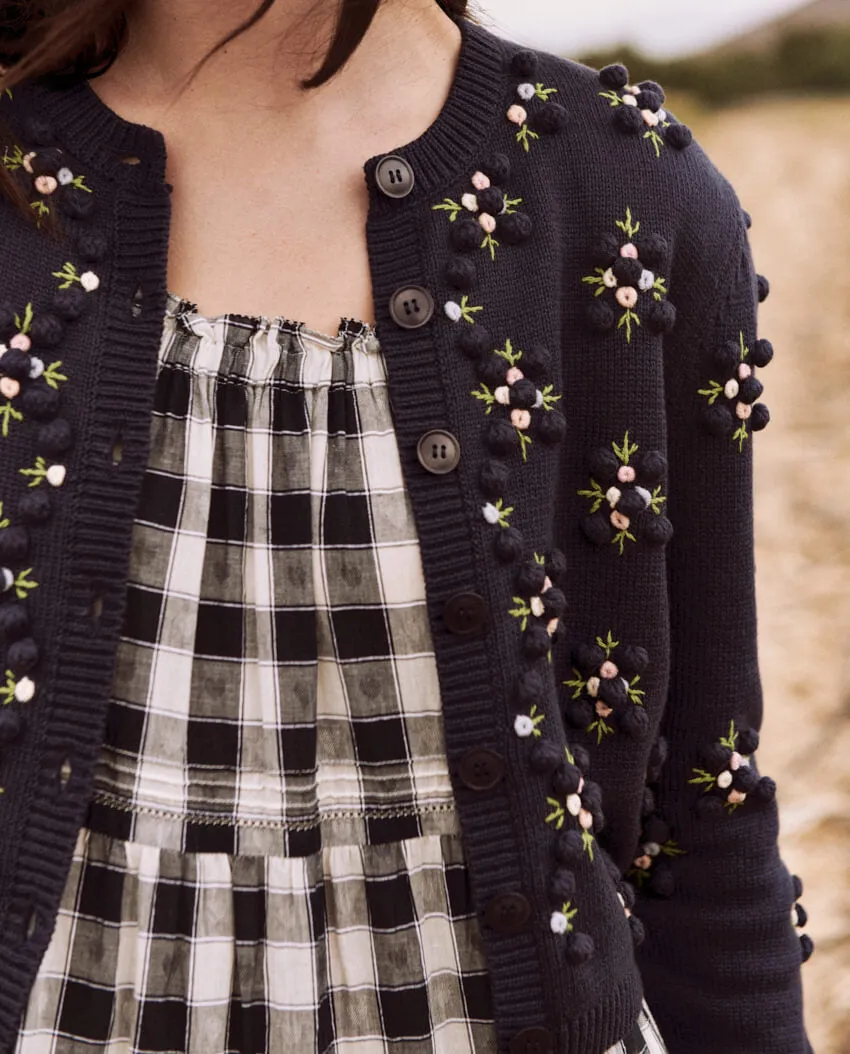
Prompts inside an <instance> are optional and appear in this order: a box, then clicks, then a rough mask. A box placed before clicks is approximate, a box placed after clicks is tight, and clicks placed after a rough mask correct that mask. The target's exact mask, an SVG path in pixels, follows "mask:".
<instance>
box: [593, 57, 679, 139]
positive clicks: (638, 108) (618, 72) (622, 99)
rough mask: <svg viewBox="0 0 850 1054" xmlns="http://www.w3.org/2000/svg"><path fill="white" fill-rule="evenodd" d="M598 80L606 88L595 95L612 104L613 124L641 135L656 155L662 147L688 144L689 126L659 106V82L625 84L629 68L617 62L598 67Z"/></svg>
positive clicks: (660, 104) (660, 95) (660, 88)
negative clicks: (679, 121) (673, 117)
mask: <svg viewBox="0 0 850 1054" xmlns="http://www.w3.org/2000/svg"><path fill="white" fill-rule="evenodd" d="M599 81H600V83H601V84H602V86H603V87H604V88H605V89H607V90H606V91H601V92H600V93H599V95H600V96H601V97H602V98H603V99H605V100H607V102H608V103H609V104H610V106H611V107H612V108H613V110H614V123H615V124H616V126H617V127H618V128H619V129H620V131H622V132H625V133H626V134H627V135H642V137H643V139H644V141H645V142H647V143H649V145H650V146H652V148H653V149H654V150H655V156H656V157H657V158H660V157H661V150H662V147H665V146H672V147H674V148H675V149H677V150H684V149H685V148H686V147H688V146H690V145H691V143H692V142H693V134H692V132H691V130H690V128H688V127H687V126H686V125H684V124H679V123H678V122H677V121H674V120H673V119H672V118H671V116H670V114H668V113H667V111H666V110H664V109H663V106H664V99H665V96H664V89H663V88H662V87H661V85H660V84H657V83H656V82H655V81H641V82H640V84H629V71H628V70H627V69H626V67H625V66H621V65H619V64H615V65H612V66H605V67H604V69H601V70H600V71H599Z"/></svg>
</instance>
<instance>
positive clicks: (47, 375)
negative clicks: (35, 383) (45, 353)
mask: <svg viewBox="0 0 850 1054" xmlns="http://www.w3.org/2000/svg"><path fill="white" fill-rule="evenodd" d="M61 365H62V360H61V359H57V360H56V362H51V363H50V365H49V366H45V368H44V373H43V374H42V377H43V378H44V379H45V380H46V381H47V383H48V384H49V385H50V387H51V388H58V387H59V381H67V380H68V378H67V377H66V376H65V374H64V373H59V367H60V366H61Z"/></svg>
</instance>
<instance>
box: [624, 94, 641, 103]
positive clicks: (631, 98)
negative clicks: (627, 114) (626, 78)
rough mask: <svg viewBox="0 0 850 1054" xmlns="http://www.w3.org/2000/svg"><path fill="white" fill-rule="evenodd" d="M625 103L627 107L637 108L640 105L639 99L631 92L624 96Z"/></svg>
mask: <svg viewBox="0 0 850 1054" xmlns="http://www.w3.org/2000/svg"><path fill="white" fill-rule="evenodd" d="M623 102H624V103H625V104H626V106H637V104H638V102H637V99H636V98H635V97H634V95H632V94H631V93H630V92H626V94H625V95H624V96H623Z"/></svg>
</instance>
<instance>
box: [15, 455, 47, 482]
mask: <svg viewBox="0 0 850 1054" xmlns="http://www.w3.org/2000/svg"><path fill="white" fill-rule="evenodd" d="M18 472H20V474H21V475H22V476H32V477H33V478H32V479H31V480H30V482H29V483H28V484H27V486H28V487H37V486H38V485H39V483H41V482H42V480H44V479H46V477H47V465H46V464H45V461H44V458H43V457H37V458H36V459H35V467H34V468H19V469H18Z"/></svg>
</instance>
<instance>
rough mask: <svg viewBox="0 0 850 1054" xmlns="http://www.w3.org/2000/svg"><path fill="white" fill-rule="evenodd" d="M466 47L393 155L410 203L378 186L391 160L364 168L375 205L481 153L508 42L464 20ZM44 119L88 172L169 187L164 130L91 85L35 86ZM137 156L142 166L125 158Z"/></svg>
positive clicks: (421, 187) (433, 182) (420, 191)
mask: <svg viewBox="0 0 850 1054" xmlns="http://www.w3.org/2000/svg"><path fill="white" fill-rule="evenodd" d="M458 26H459V28H460V31H461V48H460V54H459V58H458V63H457V67H456V69H455V75H454V80H453V82H452V86H451V88H450V90H449V94H448V97H447V99H446V101H445V103H444V105H443V107H442V109H441V110H440V112H439V114H438V115H437V117H436V118H435V120H434V121H433V123H432V124H431V125H430V126H429V127H428V128H427V129H426V130H425V131H424V132H423V133H422V135H420V136H418V138H416V139H414V140H413V141H412V142H410V143H406V144H404V145H399V146H398V147H397V148H394V149H393V150H390V151H387V153H393V154H400V155H401V156H402V157H404V158H405V159H406V160H407V161H408V162H409V163H410V165H411V166H412V167H413V170H414V173H415V177H416V182H415V186H414V189H413V192H412V193H411V194H410V195H409V197H408V198H407V199H405V201H402V202H399V201H398V200H395V201H392V202H390V201H389V200H388V199H386V198H385V197H384V195H383V194H381V193H380V191H379V190H378V188H377V185H376V183H375V169H376V167H377V165H378V163H379V161H380V160H381V158H382V157H385V156H386V154H380V155H376V156H375V157H371V158H369V159H368V160H367V161H366V162H365V163H364V165H363V171H364V175H365V178H366V183H367V186H368V188H369V191H370V195H371V196H372V198H373V200H374V203H375V205H376V207H378V208H379V209H380V208H382V207H384V206H389V207H391V208H392V209H393V211H395V212H398V209H399V206H400V205H401V206H403V205H404V204H406V203H408V202H411V201H417V200H419V199H420V198H421V197H422V196H423V195H427V194H430V193H432V192H433V190H434V189H435V188H437V187H439V186H441V185H442V184H443V183H444V182H446V181H447V180H449V179H451V178H452V176H453V175H454V174H455V173H456V172H457V171H458V170H459V169H460V168H461V167H462V166H463V164H464V163H465V162H467V161H468V160H469V159H470V158H471V157H472V155H473V154H474V153H475V151H476V149H477V148H478V146H479V144H480V142H481V141H482V139H483V137H484V136H485V133H486V131H487V129H488V127H489V126H490V125H491V122H492V121H494V119H495V118H496V116H497V114H498V113H499V111H500V110H501V108H502V95H503V88H504V72H505V54H506V52H505V48H506V45H505V44H504V42H503V41H502V40H501V39H500V38H499V37H498V36H497V35H496V34H494V33H492V32H490V31H489V30H487V29H485V28H484V27H483V26H479V25H477V24H475V23H473V22H470V21H468V20H467V19H459V20H458ZM31 90H32V92H33V95H34V97H35V100H36V105H38V106H39V107H40V108H41V109H42V111H43V113H44V115H45V117H47V118H48V119H49V120H50V121H51V123H52V124H53V125H54V127H55V129H56V131H57V135H58V137H59V138H60V139H61V140H62V141H64V143H65V145H66V146H67V148H68V149H69V150H70V151H71V153H73V154H75V155H76V156H77V157H79V159H80V160H81V161H84V162H85V163H86V164H87V165H88V166H89V167H90V168H93V169H96V170H98V171H100V172H101V174H103V175H106V176H107V177H109V178H111V179H115V180H120V181H121V182H124V183H131V184H138V185H144V184H160V185H161V184H162V183H164V181H165V159H166V144H165V138H164V136H163V135H162V133H161V132H159V131H158V130H157V129H155V128H149V127H147V126H146V125H142V124H134V123H133V122H131V121H126V120H124V119H123V118H122V117H120V116H119V115H118V114H117V113H115V112H114V111H113V110H111V109H110V108H109V107H108V106H107V105H106V104H105V103H104V102H103V101H102V100H101V99H100V97H99V96H98V95H97V93H96V92H95V91H94V90H93V89H92V87H91V86H90V84H89V83H88V82H87V81H82V82H80V83H78V84H75V85H72V86H70V87H62V88H51V87H48V86H46V85H32V86H31ZM129 156H132V157H137V158H139V164H132V165H128V164H126V163H125V162H123V161H122V160H121V159H122V158H124V157H129Z"/></svg>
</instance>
